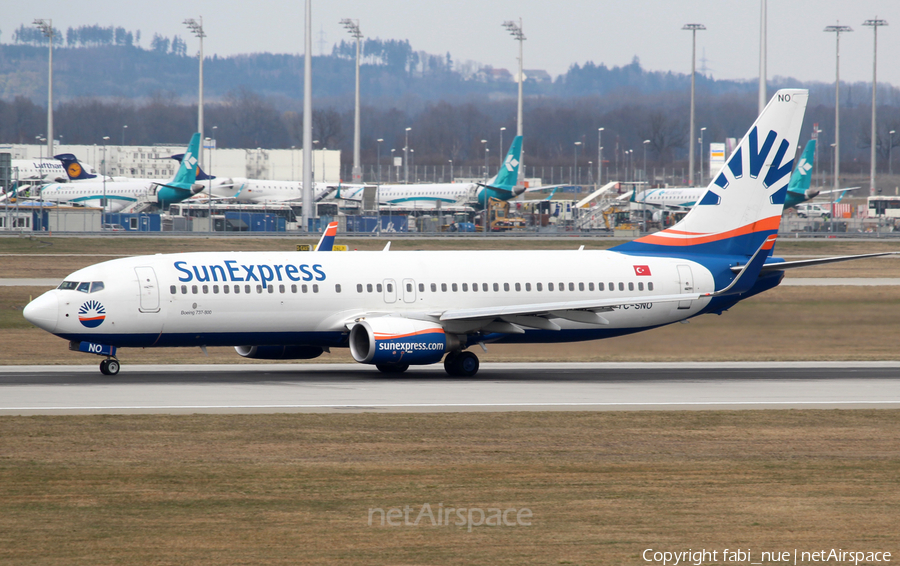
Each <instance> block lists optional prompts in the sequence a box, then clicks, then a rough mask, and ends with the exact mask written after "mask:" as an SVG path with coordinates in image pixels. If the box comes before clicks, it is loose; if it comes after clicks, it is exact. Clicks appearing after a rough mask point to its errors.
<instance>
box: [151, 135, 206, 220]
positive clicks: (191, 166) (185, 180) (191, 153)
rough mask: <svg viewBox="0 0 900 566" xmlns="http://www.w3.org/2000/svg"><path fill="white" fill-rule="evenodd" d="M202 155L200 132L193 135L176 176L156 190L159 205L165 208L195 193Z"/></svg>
mask: <svg viewBox="0 0 900 566" xmlns="http://www.w3.org/2000/svg"><path fill="white" fill-rule="evenodd" d="M198 155H200V134H199V133H196V134H194V135H193V136H192V137H191V143H190V144H188V148H187V151H186V152H185V153H184V157H183V158H182V159H181V165H180V166H179V167H178V172H177V173H175V177H174V178H173V179H172V180H171V181H169V182H168V183H165V184H160V185H159V188H158V189H157V191H156V199H157V201H158V202H159V207H160V208H163V209H165V208H166V207H168V206H169V205H170V204H172V203H175V202H181V201H183V200H184V199H186V198H189V197H190V196H191V195H193V194H194V183H196V181H197V170H198V166H197V163H198V160H197V156H198Z"/></svg>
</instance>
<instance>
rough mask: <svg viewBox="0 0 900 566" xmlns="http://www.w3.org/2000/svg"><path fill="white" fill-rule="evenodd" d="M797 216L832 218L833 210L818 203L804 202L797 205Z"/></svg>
mask: <svg viewBox="0 0 900 566" xmlns="http://www.w3.org/2000/svg"><path fill="white" fill-rule="evenodd" d="M797 216H799V217H800V218H830V217H831V211H830V210H828V209H827V208H825V207H824V206H822V205H821V204H816V203H811V202H810V203H804V204H798V205H797Z"/></svg>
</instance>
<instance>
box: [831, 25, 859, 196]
mask: <svg viewBox="0 0 900 566" xmlns="http://www.w3.org/2000/svg"><path fill="white" fill-rule="evenodd" d="M824 31H828V32H834V39H835V41H834V45H835V78H834V152H833V155H834V189H835V190H837V189H839V188H840V181H839V180H838V178H839V177H840V176H841V34H842V33H846V32H851V31H853V28H851V27H850V26H842V25H840V22H838V24H837V25H834V26H827V27H826V28H825V30H824ZM832 212H834V210H833V209H832Z"/></svg>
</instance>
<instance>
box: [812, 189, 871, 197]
mask: <svg viewBox="0 0 900 566" xmlns="http://www.w3.org/2000/svg"><path fill="white" fill-rule="evenodd" d="M861 188H862V187H847V188H846V189H831V190H829V191H819V192H818V193H816V196H817V197H820V196H822V195H830V194H831V193H843V192H846V191H855V190H858V189H861Z"/></svg>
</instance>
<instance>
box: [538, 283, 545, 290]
mask: <svg viewBox="0 0 900 566" xmlns="http://www.w3.org/2000/svg"><path fill="white" fill-rule="evenodd" d="M543 286H544V285H543V284H541V283H538V284H537V290H538V291H543V289H542V287H543Z"/></svg>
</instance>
